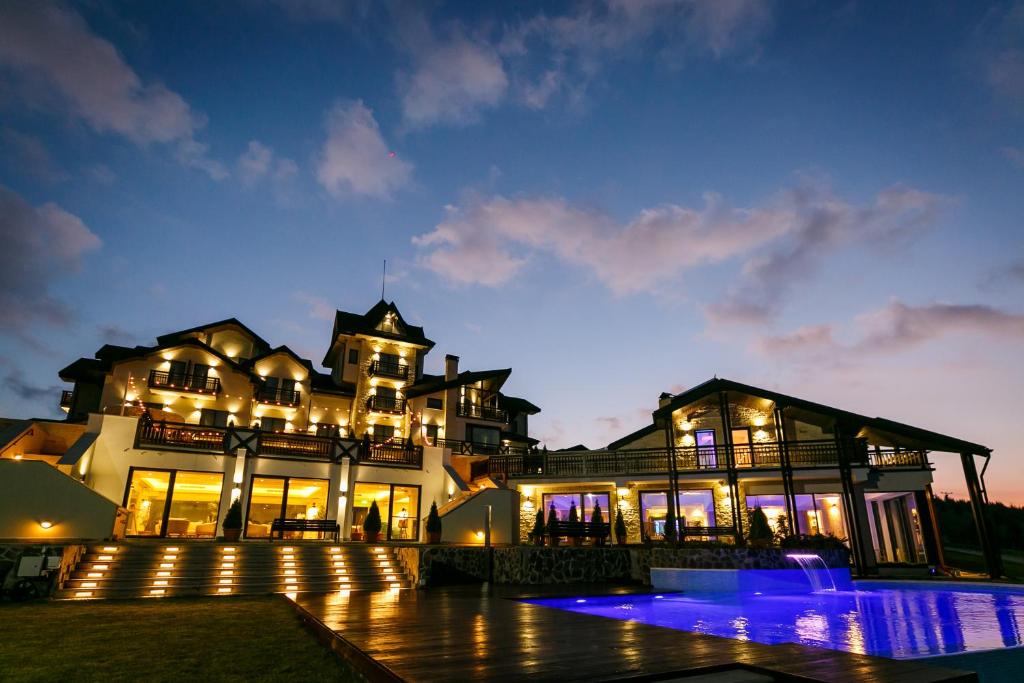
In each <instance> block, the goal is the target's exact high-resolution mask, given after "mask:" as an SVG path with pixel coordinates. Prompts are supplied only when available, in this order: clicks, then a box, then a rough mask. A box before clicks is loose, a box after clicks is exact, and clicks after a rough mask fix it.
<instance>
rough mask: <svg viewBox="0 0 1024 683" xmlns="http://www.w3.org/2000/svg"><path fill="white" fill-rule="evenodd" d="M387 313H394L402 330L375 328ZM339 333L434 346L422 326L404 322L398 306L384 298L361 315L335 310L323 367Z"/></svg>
mask: <svg viewBox="0 0 1024 683" xmlns="http://www.w3.org/2000/svg"><path fill="white" fill-rule="evenodd" d="M388 313H392V314H394V315H395V317H396V318H397V319H398V326H399V329H401V330H402V332H398V333H396V332H384V331H382V330H378V329H377V325H379V324H380V321H381V320H383V319H384V316H385V315H387V314H388ZM339 334H365V335H369V336H373V337H380V338H382V339H394V340H396V341H404V342H409V343H410V344H417V345H419V346H425V347H426V348H428V349H430V348H433V346H434V342H432V341H430V340H429V339H427V337H426V335H425V334H423V328H422V327H419V326H417V325H410V324H409V323H407V322H405V318H403V317H402V314H401V312H400V311H399V310H398V307H397V306H395V302H394V301H392V302H390V303H388V302H387V301H385V300H384V299H381V300H380V301H378V302H377V303H376V304H374V306H373V308H371V309H370V310H368V311H367V312H366V313H363V314H362V315H360V314H359V313H349V312H348V311H336V312H335V314H334V329H333V330H332V331H331V346H330V348H328V349H327V354H326V355H324V360H323V365H324V366H325V367H330V365H331V359H332V357H333V356H334V354H335V353H337V346H338V344H337V340H338V335H339Z"/></svg>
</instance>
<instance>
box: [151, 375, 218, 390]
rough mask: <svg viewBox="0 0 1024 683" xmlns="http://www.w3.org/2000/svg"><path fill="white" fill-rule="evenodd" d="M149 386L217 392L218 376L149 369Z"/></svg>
mask: <svg viewBox="0 0 1024 683" xmlns="http://www.w3.org/2000/svg"><path fill="white" fill-rule="evenodd" d="M149 386H151V387H156V388H158V389H176V390H178V391H190V392H193V393H197V394H219V393H220V378H219V377H200V376H196V375H189V374H186V373H173V374H172V373H169V372H164V371H162V370H150V371H149Z"/></svg>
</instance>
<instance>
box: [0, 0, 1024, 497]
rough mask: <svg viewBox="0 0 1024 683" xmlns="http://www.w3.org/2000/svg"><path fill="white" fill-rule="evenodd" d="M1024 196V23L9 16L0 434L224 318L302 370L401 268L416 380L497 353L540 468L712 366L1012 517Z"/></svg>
mask: <svg viewBox="0 0 1024 683" xmlns="http://www.w3.org/2000/svg"><path fill="white" fill-rule="evenodd" d="M1022 196H1024V3H1022V2H1016V3H1014V2H898V3H893V2H856V1H850V2H824V1H817V2H816V1H812V0H794V1H793V2H774V3H773V2H752V1H751V2H748V1H745V0H728V1H721V2H699V1H697V0H691V1H679V2H670V1H668V0H643V1H637V2H595V3H567V4H552V3H543V4H539V3H538V4H530V3H517V4H515V5H514V6H512V5H511V3H440V2H438V3H411V2H410V3H378V2H355V1H350V2H338V3H335V2H327V1H325V0H296V1H295V2H285V1H283V0H282V1H280V2H278V1H272V0H266V1H265V2H252V3H249V2H235V1H230V0H218V1H215V2H191V3H128V2H124V3H118V2H99V1H96V2H82V3H44V2H23V1H21V0H12V1H9V2H5V3H3V5H2V6H0V241H2V243H3V244H4V245H6V246H5V247H4V248H3V250H2V251H3V253H2V254H0V415H7V416H12V417H28V416H38V417H52V416H55V415H59V411H57V408H56V405H57V398H58V394H57V391H58V389H59V388H61V387H60V382H59V381H58V379H57V377H56V373H57V370H58V369H59V368H61V367H63V366H64V365H66V364H67V363H69V362H71V361H72V360H74V359H75V358H77V357H79V356H91V355H92V353H93V352H94V351H95V350H96V349H97V348H98V347H99V346H100V345H102V344H103V343H108V342H109V343H118V344H128V345H133V344H148V343H152V339H153V337H154V336H155V335H157V334H162V333H165V332H168V331H172V330H176V329H181V328H185V327H191V326H194V325H196V324H200V323H203V322H209V321H213V320H217V319H221V318H225V317H231V316H234V317H237V318H239V319H240V320H242V321H243V322H245V323H246V324H247V325H249V326H250V327H252V328H253V329H255V330H256V331H258V332H259V333H260V334H262V335H263V336H264V337H266V338H267V339H268V340H270V341H271V343H274V344H288V345H290V346H292V347H293V348H294V349H295V350H296V351H298V352H299V353H301V354H303V355H305V356H307V357H309V358H311V359H313V360H314V361H315V362H319V360H320V359H321V358H322V354H323V352H324V350H325V349H326V345H327V343H328V341H329V339H328V336H329V333H330V329H331V317H332V315H333V311H334V309H336V308H339V309H343V310H351V311H359V312H362V311H365V310H366V309H368V308H369V307H370V306H372V305H373V304H374V303H375V302H376V301H377V300H378V299H379V297H380V276H381V265H382V262H383V260H384V259H387V261H388V272H389V278H388V280H389V281H388V283H387V291H386V296H387V298H388V299H389V300H391V299H393V300H395V302H396V303H397V305H398V306H399V308H400V309H401V310H402V312H403V314H404V315H405V317H406V318H407V319H409V320H411V321H414V322H416V323H420V324H423V325H424V326H425V328H426V332H427V335H428V336H429V337H430V338H432V339H434V340H435V341H436V342H437V347H436V349H435V351H434V353H433V354H432V357H431V358H430V359H429V360H428V364H427V370H428V371H438V370H439V369H440V366H441V362H442V360H443V356H444V354H445V353H455V354H458V355H460V356H461V358H462V367H463V368H464V369H487V368H494V367H508V366H511V367H512V368H513V370H514V372H513V375H512V378H511V379H510V381H509V383H508V385H507V386H506V388H507V390H508V392H509V393H512V394H515V395H521V396H524V397H526V398H529V399H530V400H532V401H533V402H535V403H537V404H538V405H540V406H541V407H542V409H543V412H542V413H541V414H540V415H538V416H537V417H536V419H535V420H534V422H533V423H532V425H531V427H532V431H533V433H534V435H535V436H537V437H538V438H541V439H543V440H544V441H545V442H546V443H547V444H548V445H549V447H561V446H569V445H573V444H575V443H579V442H582V443H584V444H587V445H589V446H601V445H604V444H606V443H607V442H608V441H610V440H612V439H615V438H617V437H619V436H622V435H623V434H625V433H627V432H628V431H632V430H633V429H636V428H639V427H641V426H643V425H644V424H646V423H647V422H648V421H649V420H650V417H649V415H650V411H651V410H652V409H653V408H654V407H655V406H656V401H657V397H658V394H659V393H660V392H662V391H680V390H682V389H684V388H687V387H689V386H692V385H694V384H696V383H699V382H702V381H704V380H705V379H708V378H710V377H711V376H713V375H716V374H717V375H718V376H720V377H721V376H725V377H729V378H731V379H736V380H739V381H745V382H748V383H751V384H756V385H763V386H766V387H770V388H773V389H777V390H779V391H782V392H784V393H792V394H796V395H800V396H803V397H806V398H809V399H813V400H818V401H821V402H824V403H830V404H833V405H837V406H839V407H843V408H846V409H849V410H855V411H859V412H865V413H869V414H873V415H882V416H885V417H889V418H892V419H895V420H900V421H904V422H909V423H912V424H915V425H918V426H921V427H925V428H930V429H934V430H936V431H939V432H943V433H949V434H952V435H954V436H958V437H962V438H965V439H970V440H973V441H977V442H980V443H984V444H986V445H988V446H990V447H992V448H993V449H994V450H995V461H994V464H993V465H992V467H991V468H990V470H989V475H988V477H989V481H990V491H991V494H992V496H993V497H994V498H999V499H1003V500H1008V501H1014V502H1024V488H1022V486H1024V477H1022V476H1021V474H1020V471H1021V470H1020V468H1019V466H1017V465H1016V464H1015V463H1017V462H1019V459H1020V458H1022V457H1024V449H1022V448H1021V446H1020V429H1019V425H1020V424H1021V419H1020V397H1021V390H1022V388H1024V370H1022V369H1021V360H1022V353H1021V349H1022V341H1024V305H1022V304H1024V301H1022V294H1024V236H1022V230H1021V228H1022V225H1021V222H1022V218H1024V201H1022ZM940 462H943V461H942V460H940ZM949 462H950V464H951V466H949V467H946V466H942V467H940V471H939V483H938V484H937V486H936V489H937V490H938V491H945V490H949V491H953V492H959V491H961V490H962V486H961V485H960V479H959V478H958V476H957V474H958V473H957V471H956V469H955V467H954V466H952V465H954V464H955V463H954V461H953V460H952V459H949Z"/></svg>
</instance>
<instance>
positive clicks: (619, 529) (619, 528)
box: [615, 508, 626, 541]
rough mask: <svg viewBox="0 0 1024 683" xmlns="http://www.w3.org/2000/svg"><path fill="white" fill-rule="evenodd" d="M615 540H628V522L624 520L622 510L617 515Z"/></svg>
mask: <svg viewBox="0 0 1024 683" xmlns="http://www.w3.org/2000/svg"><path fill="white" fill-rule="evenodd" d="M615 538H618V539H620V540H623V541H625V540H626V520H625V519H623V518H622V508H619V510H618V512H616V513H615Z"/></svg>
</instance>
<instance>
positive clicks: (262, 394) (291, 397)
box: [256, 387, 302, 406]
mask: <svg viewBox="0 0 1024 683" xmlns="http://www.w3.org/2000/svg"><path fill="white" fill-rule="evenodd" d="M301 394H302V392H300V391H296V390H295V389H284V388H282V387H262V388H260V389H258V390H257V391H256V400H257V401H258V402H260V403H274V404H276V405H279V406H297V405H299V402H300V401H301V400H302V395H301Z"/></svg>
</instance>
